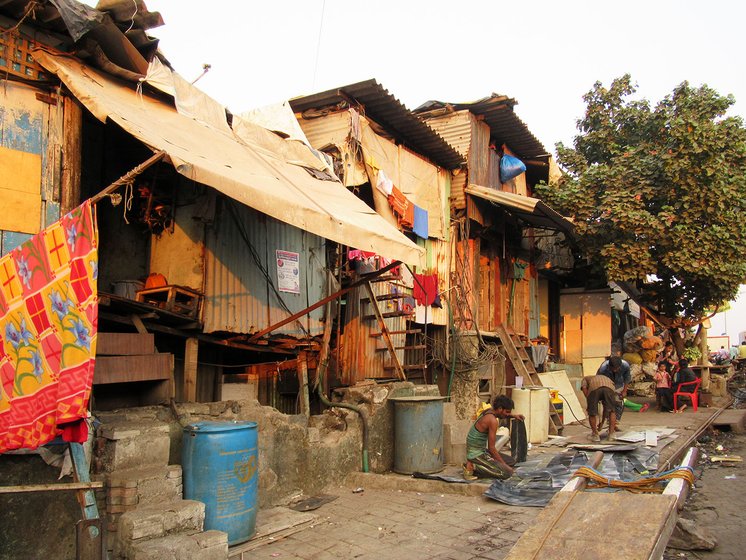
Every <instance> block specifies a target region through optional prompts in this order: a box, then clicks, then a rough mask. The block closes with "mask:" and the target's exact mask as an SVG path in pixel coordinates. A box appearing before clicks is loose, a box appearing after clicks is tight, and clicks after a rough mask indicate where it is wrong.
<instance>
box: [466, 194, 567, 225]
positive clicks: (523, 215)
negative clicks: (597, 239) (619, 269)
mask: <svg viewBox="0 0 746 560" xmlns="http://www.w3.org/2000/svg"><path fill="white" fill-rule="evenodd" d="M466 193H467V194H469V195H471V196H476V197H477V198H481V199H482V200H486V201H488V202H491V203H493V204H497V205H499V206H501V207H502V208H504V209H505V210H506V211H507V212H509V213H510V214H512V215H513V216H515V217H516V218H517V219H519V220H521V221H523V222H525V223H527V224H529V225H531V226H533V227H537V228H542V229H552V230H556V231H561V232H563V233H566V234H568V235H573V234H574V233H573V232H574V226H573V224H572V222H571V221H570V220H569V219H568V218H565V217H564V216H562V215H561V214H560V213H559V212H557V211H555V210H553V209H552V208H550V207H549V206H548V205H547V204H545V203H544V202H542V201H541V200H539V199H538V198H532V197H530V196H523V195H520V194H514V193H508V192H503V191H498V190H496V189H492V188H490V187H482V186H479V185H469V186H467V187H466Z"/></svg>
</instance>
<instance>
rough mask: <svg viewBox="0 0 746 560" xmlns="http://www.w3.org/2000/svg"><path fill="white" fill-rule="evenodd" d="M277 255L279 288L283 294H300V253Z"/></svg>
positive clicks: (281, 252)
mask: <svg viewBox="0 0 746 560" xmlns="http://www.w3.org/2000/svg"><path fill="white" fill-rule="evenodd" d="M275 253H276V255H277V287H278V288H279V289H280V291H281V292H289V293H291V294H299V293H300V258H299V254H298V253H291V252H290V251H279V250H277V251H275Z"/></svg>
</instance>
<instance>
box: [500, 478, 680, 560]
mask: <svg viewBox="0 0 746 560" xmlns="http://www.w3.org/2000/svg"><path fill="white" fill-rule="evenodd" d="M675 508H676V498H675V497H674V496H664V495H662V494H631V493H628V492H616V493H606V492H603V493H602V492H558V493H557V494H556V495H555V497H554V498H552V501H551V502H550V503H549V505H547V507H546V508H544V510H543V511H542V512H541V514H539V516H538V517H537V519H536V520H535V522H534V523H533V525H531V527H529V528H528V530H526V532H524V533H523V535H522V536H521V538H520V539H519V540H518V542H517V543H516V545H515V546H514V547H513V549H512V550H511V551H510V553H509V554H508V555H507V556H506V560H524V559H526V558H535V559H537V560H538V559H541V560H566V559H568V558H583V560H648V559H649V558H650V557H651V556H650V555H651V553H652V552H653V551H654V550H655V549H656V547H657V545H658V540H659V535H660V534H661V533H663V532H664V531H666V530H667V526H668V524H669V523H670V521H669V519H670V516H671V515H672V513H674V512H675ZM610 527H612V528H613V527H624V530H623V531H613V530H610V529H609V528H610ZM600 535H602V536H603V537H601V538H600V537H599V536H600Z"/></svg>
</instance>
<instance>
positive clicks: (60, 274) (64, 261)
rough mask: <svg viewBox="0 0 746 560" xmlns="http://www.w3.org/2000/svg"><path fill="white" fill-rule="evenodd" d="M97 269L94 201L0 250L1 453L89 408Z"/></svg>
mask: <svg viewBox="0 0 746 560" xmlns="http://www.w3.org/2000/svg"><path fill="white" fill-rule="evenodd" d="M97 276H98V230H97V228H96V217H95V208H94V207H93V206H92V205H91V204H90V202H86V203H85V204H83V205H82V206H79V207H78V208H76V209H75V210H73V211H72V212H70V213H69V214H67V215H66V216H64V217H63V218H62V219H61V220H60V221H58V222H55V223H54V224H52V225H51V226H49V227H48V228H47V229H45V230H44V231H42V232H40V233H38V234H37V235H35V236H34V237H32V238H31V239H30V240H28V241H27V242H25V243H24V244H23V245H21V246H20V247H18V248H16V249H15V250H13V251H11V252H10V253H8V254H7V255H5V256H3V257H0V453H3V452H5V451H9V450H12V449H35V448H37V447H39V446H40V445H44V444H45V443H47V442H49V441H51V440H52V439H54V438H55V436H57V435H58V434H59V433H60V430H59V428H58V425H59V424H65V423H69V422H73V421H75V420H78V419H80V418H85V417H86V416H87V415H88V412H87V411H88V400H89V398H90V393H91V385H92V383H93V367H94V363H95V356H96V332H97V325H98V305H97Z"/></svg>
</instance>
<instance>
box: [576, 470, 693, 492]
mask: <svg viewBox="0 0 746 560" xmlns="http://www.w3.org/2000/svg"><path fill="white" fill-rule="evenodd" d="M573 477H581V478H587V479H588V481H589V482H588V488H620V489H622V490H628V491H629V492H633V493H635V494H641V493H651V494H653V493H657V494H660V493H661V492H663V487H662V486H660V485H659V483H660V482H664V481H667V480H673V479H675V478H683V479H684V480H686V481H687V482H688V483H689V486H694V471H693V470H692V468H691V467H678V468H676V469H673V470H670V471H666V472H663V473H661V474H659V475H651V476H643V477H641V478H638V479H637V480H630V481H625V480H611V479H609V478H606V477H605V476H604V475H602V474H601V473H600V472H598V471H597V470H596V469H593V468H591V467H580V468H579V469H578V470H577V471H575V474H573Z"/></svg>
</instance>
